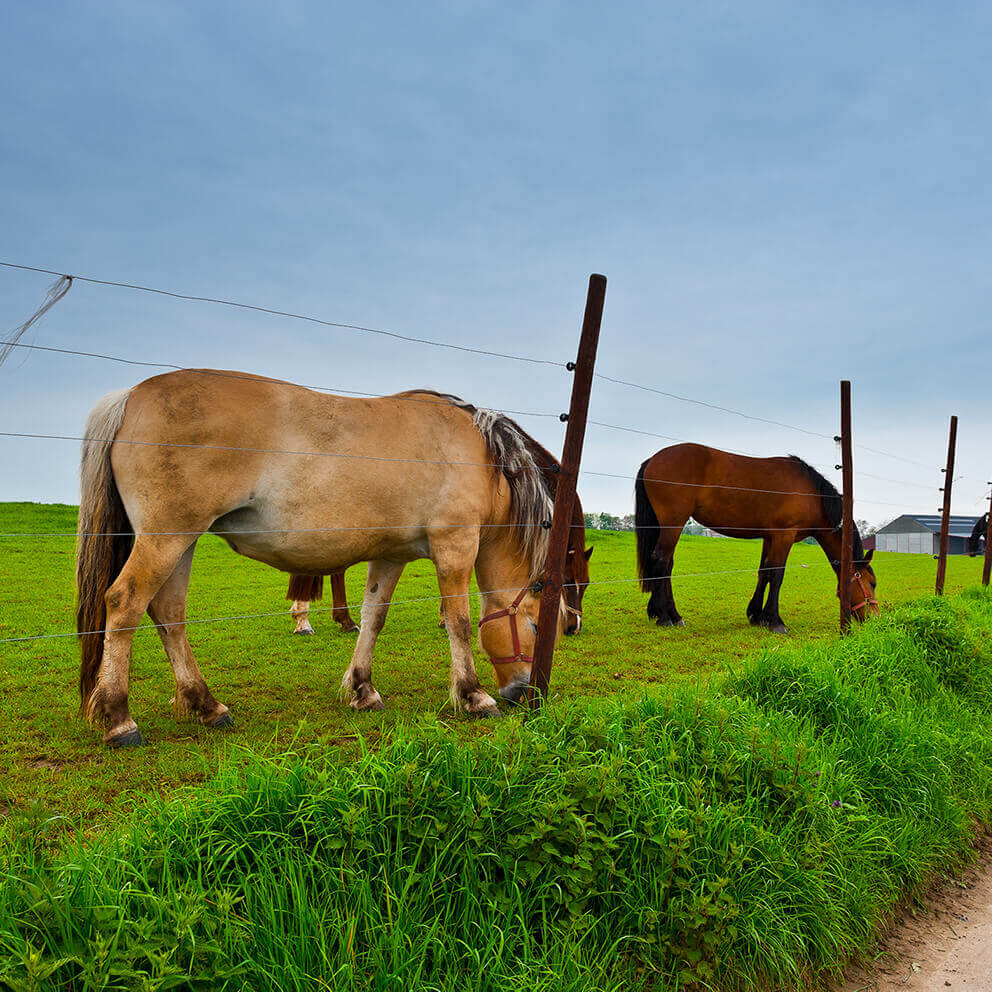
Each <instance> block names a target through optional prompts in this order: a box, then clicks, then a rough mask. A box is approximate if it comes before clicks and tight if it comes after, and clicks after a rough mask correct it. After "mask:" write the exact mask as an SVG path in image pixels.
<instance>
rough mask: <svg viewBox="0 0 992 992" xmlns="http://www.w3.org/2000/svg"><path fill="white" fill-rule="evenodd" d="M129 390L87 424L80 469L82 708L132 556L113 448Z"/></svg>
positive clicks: (100, 406)
mask: <svg viewBox="0 0 992 992" xmlns="http://www.w3.org/2000/svg"><path fill="white" fill-rule="evenodd" d="M130 395H131V390H130V389H125V390H122V391H120V392H117V393H108V394H107V395H106V396H104V397H103V399H101V400H100V401H99V402H98V403H97V404H96V406H95V407H93V409H92V411H91V412H90V415H89V417H88V418H87V421H86V431H85V436H84V440H83V454H82V463H81V465H80V495H79V530H78V534H79V537H78V542H77V545H76V587H77V596H78V599H77V606H76V630H77V632H78V633H79V634H80V647H81V649H82V659H81V662H80V668H79V692H80V695H81V697H82V701H83V707H84V708H85V706H86V701H87V700H88V699H89V697H90V694H91V693H92V692H93V688H94V686H95V685H96V677H97V672H98V671H99V669H100V661H101V659H102V657H103V631H104V627H105V625H106V622H107V608H106V603H105V601H104V595H105V594H106V592H107V589H108V588H109V587H110V585H111V584H112V583H113V581H114V579H116V578H117V576H118V575H119V574H120V571H121V569H122V568H123V567H124V563H125V562H126V561H127V558H128V555H129V554H130V553H131V544H132V542H133V538H132V537H131V536H130V534H129V531H130V530H131V523H130V521H129V520H128V518H127V512H126V511H125V509H124V504H123V503H122V502H121V497H120V493H119V492H118V491H117V483H116V482H115V481H114V472H113V468H112V467H111V464H110V449H111V448H112V447H113V440H114V438H115V437H116V436H117V432H118V431H119V430H120V427H121V423H122V422H123V420H124V411H125V409H126V407H127V401H128V397H129V396H130Z"/></svg>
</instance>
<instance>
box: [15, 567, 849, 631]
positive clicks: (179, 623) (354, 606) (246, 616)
mask: <svg viewBox="0 0 992 992" xmlns="http://www.w3.org/2000/svg"><path fill="white" fill-rule="evenodd" d="M827 565H831V563H830V562H809V563H804V564H797V565H783V566H780V568H778V569H775V568H770V567H766V568H760V567H759V568H732V569H728V570H725V571H715V572H686V573H683V574H675V575H673V576H672V578H673V579H679V580H681V579H694V578H702V577H704V576H714V575H744V574H747V573H751V574H753V575H757V574H758V573H759V572H769V571H782V570H786V571H787V570H791V569H796V568H823V567H825V566H827ZM831 567H832V565H831ZM661 581H664V579H662V578H661V577H658V578H650V579H600V580H598V581H596V582H589V583H587V584H586V585H585V586H583V588H591V587H592V586H607V585H609V586H613V585H625V584H629V583H632V582H638V583H639V582H661ZM519 591H520V587H519V586H510V587H508V588H505V589H487V590H484V591H483V590H479V591H477V592H470V593H469V594H468V595H469V596H494V595H496V594H498V593H509V592H519ZM461 598H462V595H461V594H457V593H454V594H449V595H444V596H441V595H438V596H418V597H415V598H413V599H398V600H390V601H389V602H388V603H382V604H379V605H380V606H385V607H386V608H387V609H388V608H389V607H392V606H410V605H413V604H415V603H438V602H443V601H444V600H447V599H461ZM362 605H363V604H362V603H346V604H345V605H344V606H338V607H335V606H321V607H313V608H311V609H310V610H309V612H310V613H330V612H332V611H333V610H335V609H348V610H360V609H361V607H362ZM290 615H291V613H290V611H289V610H278V611H272V612H268V613H238V614H232V615H230V616H224V617H205V618H202V619H199V620H175V621H170V622H167V623H142V624H137V625H136V626H133V627H111V628H102V629H100V630H84V631H78V632H77V631H72V632H69V633H60V634H33V635H29V636H24V637H3V638H0V644H15V643H24V642H27V641H46V640H58V639H64V638H67V637H93V636H95V635H98V634H106V633H107V632H108V630H109V632H110V633H125V632H131V631H138V630H158V629H163V628H168V627H188V626H193V625H197V624H205V623H224V622H226V621H229V620H261V619H267V618H270V617H287V616H290Z"/></svg>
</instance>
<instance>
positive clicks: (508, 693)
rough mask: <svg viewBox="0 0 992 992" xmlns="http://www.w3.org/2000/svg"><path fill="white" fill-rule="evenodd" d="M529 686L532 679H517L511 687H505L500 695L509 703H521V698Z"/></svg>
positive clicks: (500, 691)
mask: <svg viewBox="0 0 992 992" xmlns="http://www.w3.org/2000/svg"><path fill="white" fill-rule="evenodd" d="M529 684H530V679H527V678H517V679H514V680H513V681H512V682H511V683H510V684H509V685H505V686H503V688H502V689H500V690H499V694H500V696H501V697H502V698H503V699H505V700H506V701H507V702H508V703H519V702H520V697H521V696H523V694H524V690H525V689H526V688H527V686H528V685H529Z"/></svg>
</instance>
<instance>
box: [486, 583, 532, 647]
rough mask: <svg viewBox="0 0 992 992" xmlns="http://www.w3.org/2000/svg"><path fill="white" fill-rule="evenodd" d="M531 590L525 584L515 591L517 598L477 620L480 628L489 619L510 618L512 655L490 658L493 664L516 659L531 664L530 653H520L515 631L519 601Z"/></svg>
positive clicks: (518, 635) (517, 636) (517, 635)
mask: <svg viewBox="0 0 992 992" xmlns="http://www.w3.org/2000/svg"><path fill="white" fill-rule="evenodd" d="M530 591H531V587H530V586H525V587H524V588H523V589H521V590H520V592H518V593H517V598H516V599H515V600H514V601H513V602H512V603H510V605H509V606H507V607H506V608H505V609H502V610H496V611H495V612H494V613H487V614H486V615H485V616H484V617H483V618H482V619H481V620H480V621H479V629H480V630H481V629H482V625H483V624H484V623H489V621H490V620H499V619H500V618H501V617H509V618H510V636H511V637H512V638H513V656H512V657H510V658H490V659H489V660H490V661H491V662H492V663H493V664H494V665H510V664H512V663H513V662H518V661H529V662H530V663H531V664H533V662H534V658H533V656H532V655H526V654H521V653H520V634H519V632H518V631H517V610H518V609H519V608H520V603H521V602H522V601H523V598H524V596H526V595H527V593H529V592H530Z"/></svg>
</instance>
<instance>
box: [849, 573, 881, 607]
mask: <svg viewBox="0 0 992 992" xmlns="http://www.w3.org/2000/svg"><path fill="white" fill-rule="evenodd" d="M854 579H855V581H856V582H857V583H858V585H859V586H860V587H861V595H862V596H864V598H865V601H864V602H863V603H861V604H860V605H861V606H862V607H866V606H874V607H875V610H876V611H877V610H878V600H877V599H875V597H874V596H873V595H872V594H871V589H870V588H865V583H864V579H862V578H861V573H860V572H855V573H854ZM852 608H853V607H852Z"/></svg>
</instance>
